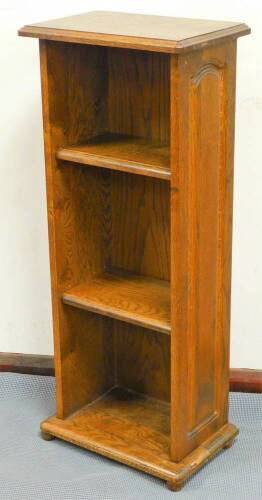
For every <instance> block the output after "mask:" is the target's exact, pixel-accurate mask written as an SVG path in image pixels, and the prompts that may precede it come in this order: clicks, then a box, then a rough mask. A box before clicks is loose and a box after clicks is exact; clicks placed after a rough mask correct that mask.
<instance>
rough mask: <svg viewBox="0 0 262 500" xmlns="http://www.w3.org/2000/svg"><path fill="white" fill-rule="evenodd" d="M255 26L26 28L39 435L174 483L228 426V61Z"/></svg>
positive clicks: (115, 16) (85, 19)
mask: <svg viewBox="0 0 262 500" xmlns="http://www.w3.org/2000/svg"><path fill="white" fill-rule="evenodd" d="M112 27H113V30H112ZM112 31H113V32H112ZM249 31H250V30H249V28H248V27H247V26H246V25H244V24H239V23H228V22H218V21H194V20H190V19H188V20H187V19H176V18H164V17H153V16H141V15H131V14H121V13H107V12H93V13H89V14H83V15H81V16H73V17H71V18H65V19H60V20H55V21H49V22H46V23H41V24H38V25H34V26H25V27H24V28H22V29H21V30H20V32H19V34H20V35H23V36H33V37H38V38H39V39H40V59H41V77H42V95H43V115H44V138H45V155H46V179H47V198H48V221H49V239H50V259H51V276H52V300H53V321H54V343H55V371H56V388H57V389H56V390H57V414H56V416H54V417H50V418H49V419H48V420H46V421H45V422H43V423H42V425H41V429H42V432H43V436H44V437H45V438H52V437H55V436H56V437H58V438H61V439H64V440H66V441H70V442H71V443H74V444H77V445H79V446H82V447H84V448H87V449H89V450H91V451H94V452H97V453H100V454H102V455H104V456H106V457H109V458H112V459H115V460H118V461H120V462H122V463H125V464H127V465H130V466H132V467H135V468H137V469H139V470H142V471H144V472H147V473H150V474H153V475H155V476H157V477H159V478H162V479H165V480H167V482H168V485H169V487H170V488H171V489H174V490H177V489H179V488H180V487H181V486H182V484H183V483H184V481H185V480H186V479H187V478H188V477H190V476H191V475H192V474H193V473H194V472H195V471H196V470H198V469H199V468H200V467H201V466H202V465H203V464H204V463H205V462H206V461H207V460H209V459H210V458H212V457H213V456H214V455H215V454H216V453H217V452H218V451H219V450H221V449H223V448H226V447H229V446H230V445H231V444H232V442H233V440H234V438H235V436H236V435H237V432H238V430H237V428H236V427H235V426H234V425H233V424H230V423H228V387H229V386H228V376H229V319H230V275H231V223H232V183H233V149H234V148H233V146H234V102H235V62H236V38H237V37H238V36H241V35H245V34H248V33H249Z"/></svg>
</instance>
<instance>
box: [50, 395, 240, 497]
mask: <svg viewBox="0 0 262 500" xmlns="http://www.w3.org/2000/svg"><path fill="white" fill-rule="evenodd" d="M41 429H42V431H43V432H45V433H49V434H51V435H54V436H57V437H59V438H60V439H65V440H66V441H69V442H71V443H73V444H77V445H79V446H82V447H83V448H86V449H88V450H91V451H95V452H96V453H99V454H101V455H104V456H105V457H108V458H113V459H114V460H117V461H119V462H121V463H124V464H127V465H129V466H132V467H134V468H136V469H138V470H142V471H143V472H146V473H148V474H152V475H154V476H156V477H159V478H161V479H165V480H167V481H168V482H169V484H168V486H169V487H170V488H175V486H178V485H179V484H180V485H182V484H183V483H184V482H185V481H186V480H187V479H188V478H189V477H190V476H191V475H192V474H194V473H195V472H196V471H197V470H198V469H199V468H200V467H201V466H202V465H203V464H204V463H206V462H207V461H208V460H210V459H211V458H212V457H213V456H214V455H216V454H217V453H218V452H219V451H220V450H221V449H223V448H225V447H226V446H228V444H229V443H230V444H231V442H232V440H234V438H235V437H236V435H237V433H238V431H237V429H236V428H235V426H233V425H232V424H228V425H226V426H224V427H223V428H222V429H220V431H219V432H217V433H216V434H214V436H212V438H211V439H209V440H207V441H206V442H204V443H203V444H202V445H201V446H200V447H199V448H197V449H196V450H195V451H194V452H193V453H192V454H191V455H188V456H187V457H186V458H185V459H184V460H183V461H182V462H180V463H179V464H177V463H174V462H172V461H171V460H170V458H169V432H170V415H169V405H168V404H166V403H163V402H159V401H157V400H155V399H151V398H147V397H143V396H141V395H138V394H136V393H135V392H133V391H130V390H124V389H122V388H114V389H113V390H112V391H110V392H109V393H107V394H105V396H104V397H103V398H100V399H99V400H97V401H96V402H94V403H93V404H91V405H89V406H86V407H85V408H83V409H82V410H81V411H79V412H78V413H76V414H74V415H72V417H70V418H69V419H66V420H60V419H57V418H56V417H51V418H49V419H48V420H47V421H45V422H43V423H42V425H41Z"/></svg>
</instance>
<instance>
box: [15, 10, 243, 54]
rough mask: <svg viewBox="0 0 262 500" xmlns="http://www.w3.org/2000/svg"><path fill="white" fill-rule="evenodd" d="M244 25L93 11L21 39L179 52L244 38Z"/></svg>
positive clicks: (28, 31) (29, 31)
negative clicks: (29, 38)
mask: <svg viewBox="0 0 262 500" xmlns="http://www.w3.org/2000/svg"><path fill="white" fill-rule="evenodd" d="M248 33H250V29H249V28H248V26H247V25H246V24H244V23H234V22H231V21H229V22H228V21H211V20H206V19H186V18H174V17H166V16H165V17H164V16H150V15H142V14H127V13H123V12H105V11H97V12H96V11H95V12H87V13H84V14H80V15H75V16H70V17H65V18H62V19H54V20H50V21H45V22H43V23H37V24H34V25H29V26H24V27H23V28H21V29H20V30H19V35H21V36H35V37H38V38H46V39H51V40H52V39H53V40H60V41H64V42H71V43H72V42H73V43H75V42H77V43H82V44H92V45H106V46H113V47H124V48H132V49H140V50H141V49H142V50H150V51H158V52H161V51H163V52H170V53H176V52H182V51H185V50H189V49H191V50H192V49H194V48H198V49H199V48H201V47H203V46H205V45H206V44H207V43H209V44H212V43H216V42H217V41H219V42H221V41H224V40H226V39H227V38H228V37H230V38H234V37H235V38H236V37H238V36H243V35H247V34H248Z"/></svg>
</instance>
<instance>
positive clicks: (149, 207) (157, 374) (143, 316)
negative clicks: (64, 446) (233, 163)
mask: <svg viewBox="0 0 262 500" xmlns="http://www.w3.org/2000/svg"><path fill="white" fill-rule="evenodd" d="M48 51H49V57H48V65H49V68H48V70H49V74H50V75H51V78H50V96H49V101H50V122H51V125H52V129H53V131H54V132H53V134H54V136H53V137H54V139H53V150H54V151H53V154H54V155H55V156H56V161H55V168H54V178H55V190H54V196H55V207H56V209H55V214H56V216H55V226H56V231H55V234H56V236H55V237H56V249H57V259H56V269H57V277H58V289H59V296H60V299H61V301H60V302H61V303H60V315H61V318H62V323H63V329H61V333H60V339H59V350H60V352H61V364H60V367H61V385H60V390H61V395H62V396H61V400H62V404H61V405H60V411H59V409H58V416H59V417H62V418H66V417H69V416H70V415H72V414H73V413H74V412H75V411H82V410H83V408H85V407H86V405H89V404H90V403H92V406H93V405H94V404H95V405H96V404H98V406H99V401H100V398H101V397H102V395H105V396H104V398H106V399H103V398H102V399H103V401H106V403H105V405H106V412H107V411H109V407H110V412H111V410H112V402H113V406H114V408H115V410H114V411H116V407H119V412H120V413H119V418H122V417H123V415H122V413H121V412H122V407H123V402H122V403H121V401H124V400H125V408H126V410H125V411H127V408H130V411H131V414H132V408H133V407H134V406H135V401H140V403H139V404H140V405H142V406H141V408H140V415H142V414H143V413H144V411H145V418H148V417H146V415H147V413H148V412H149V413H150V412H153V408H154V412H156V413H157V414H158V415H159V418H160V416H161V415H162V413H163V412H164V413H163V414H164V415H166V417H165V421H166V424H165V426H164V427H165V429H169V420H168V419H169V411H168V410H167V408H168V406H167V404H168V403H169V402H170V330H171V327H170V183H169V182H168V180H169V177H170V164H169V133H170V123H169V122H170V119H169V108H170V104H169V57H168V56H167V55H165V54H157V53H156V54H154V53H148V52H142V51H132V50H128V51H127V50H122V49H114V48H103V47H92V46H84V45H78V44H63V43H52V42H50V43H49V44H48ZM136 174H138V175H136ZM115 387H120V388H121V390H116V389H115ZM108 391H111V392H110V395H111V396H110V397H109V398H107V396H106V395H107V394H108ZM95 400H97V403H94V401H95ZM142 407H143V408H144V411H143V410H142ZM150 408H151V410H150ZM159 412H160V413H159ZM89 413H90V412H89ZM88 418H90V415H89V417H88ZM132 418H134V419H135V420H136V417H135V416H133V417H132ZM162 418H164V417H163V415H162V417H161V418H160V420H161V419H162ZM138 420H139V419H138ZM137 425H138V421H137V422H136V426H137ZM143 425H144V424H143ZM134 432H135V431H134ZM165 432H166V433H167V431H165Z"/></svg>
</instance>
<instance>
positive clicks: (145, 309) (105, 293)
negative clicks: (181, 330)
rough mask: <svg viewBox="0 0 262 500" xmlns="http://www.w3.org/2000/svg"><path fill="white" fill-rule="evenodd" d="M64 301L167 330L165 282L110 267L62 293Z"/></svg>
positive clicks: (168, 321) (167, 331)
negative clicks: (108, 269)
mask: <svg viewBox="0 0 262 500" xmlns="http://www.w3.org/2000/svg"><path fill="white" fill-rule="evenodd" d="M62 301H63V302H64V304H69V305H71V306H75V307H79V308H82V309H85V310H87V311H92V312H95V313H99V314H101V315H103V316H109V317H111V318H116V319H120V320H122V321H127V322H129V323H133V324H135V325H139V326H143V327H145V328H149V329H153V330H156V331H159V332H162V333H166V334H169V333H170V287H169V284H168V282H166V281H164V280H157V279H153V278H147V277H145V276H140V275H135V274H131V273H127V272H123V271H118V272H117V271H115V270H111V272H109V271H107V272H105V273H103V274H102V275H98V276H96V277H93V278H92V280H89V281H87V282H85V283H82V284H80V285H77V286H75V287H73V288H71V289H70V290H68V291H66V292H65V293H63V294H62Z"/></svg>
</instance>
